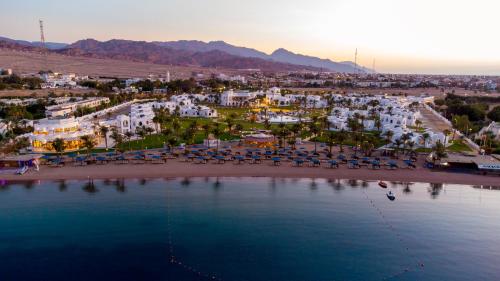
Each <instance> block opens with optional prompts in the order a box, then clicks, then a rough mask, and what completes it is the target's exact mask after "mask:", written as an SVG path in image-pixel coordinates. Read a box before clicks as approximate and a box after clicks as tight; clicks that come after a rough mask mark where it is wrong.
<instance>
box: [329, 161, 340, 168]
mask: <svg viewBox="0 0 500 281" xmlns="http://www.w3.org/2000/svg"><path fill="white" fill-rule="evenodd" d="M328 165H329V166H328V167H329V168H331V169H337V168H338V167H339V163H338V162H337V161H335V160H330V161H328Z"/></svg>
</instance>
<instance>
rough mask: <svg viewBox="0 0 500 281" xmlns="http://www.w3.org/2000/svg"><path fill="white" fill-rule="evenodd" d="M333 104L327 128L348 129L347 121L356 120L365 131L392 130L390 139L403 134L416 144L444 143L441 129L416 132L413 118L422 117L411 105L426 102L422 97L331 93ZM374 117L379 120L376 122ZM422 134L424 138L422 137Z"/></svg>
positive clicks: (415, 122) (426, 145)
mask: <svg viewBox="0 0 500 281" xmlns="http://www.w3.org/2000/svg"><path fill="white" fill-rule="evenodd" d="M332 98H333V100H334V101H335V104H336V106H335V107H334V108H333V109H332V112H331V115H330V116H329V117H328V121H329V124H330V130H332V131H341V130H345V131H349V130H350V128H349V120H352V119H357V120H358V122H359V123H360V124H362V125H363V127H362V128H363V130H365V131H375V130H380V131H381V132H382V133H386V132H388V131H391V132H392V141H395V140H397V139H400V138H401V137H402V136H403V135H407V136H408V137H409V141H412V142H413V143H415V144H416V145H418V146H422V147H431V146H432V145H434V144H435V143H436V142H438V141H441V142H442V143H444V141H445V139H446V137H445V135H444V134H443V133H441V132H438V133H436V132H432V131H431V130H425V132H421V131H420V132H417V131H416V130H415V127H416V125H417V120H419V119H420V118H421V117H422V116H421V114H420V111H419V110H417V109H416V108H415V107H413V106H412V104H414V103H415V102H416V103H418V104H421V103H424V102H426V101H427V99H426V97H422V98H420V97H412V98H406V97H392V96H391V97H387V96H383V95H378V96H360V95H350V96H347V97H345V96H340V95H333V96H332ZM376 119H378V120H379V121H380V123H378V124H377V122H375V121H376ZM424 134H425V137H424Z"/></svg>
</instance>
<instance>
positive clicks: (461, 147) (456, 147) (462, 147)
mask: <svg viewBox="0 0 500 281" xmlns="http://www.w3.org/2000/svg"><path fill="white" fill-rule="evenodd" d="M447 150H448V151H450V152H470V151H472V150H471V149H470V147H469V146H467V145H466V144H465V143H464V142H463V141H462V140H454V141H453V144H452V145H450V146H448V147H447Z"/></svg>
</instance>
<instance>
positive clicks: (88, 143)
mask: <svg viewBox="0 0 500 281" xmlns="http://www.w3.org/2000/svg"><path fill="white" fill-rule="evenodd" d="M80 139H81V140H82V142H83V147H85V148H86V149H87V156H90V151H91V150H92V149H93V148H94V147H95V142H94V137H93V136H90V135H85V136H81V137H80Z"/></svg>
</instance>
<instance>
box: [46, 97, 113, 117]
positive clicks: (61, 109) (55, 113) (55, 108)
mask: <svg viewBox="0 0 500 281" xmlns="http://www.w3.org/2000/svg"><path fill="white" fill-rule="evenodd" d="M106 103H109V98H106V97H96V98H89V99H85V100H79V101H76V102H70V103H63V104H58V105H52V106H47V107H46V110H45V115H46V116H47V118H55V117H67V116H70V115H71V114H72V113H73V112H75V111H77V110H78V109H79V108H95V107H98V106H100V105H102V104H106Z"/></svg>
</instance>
